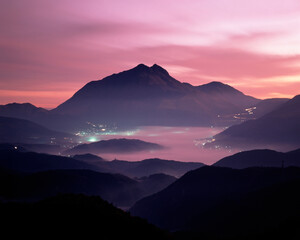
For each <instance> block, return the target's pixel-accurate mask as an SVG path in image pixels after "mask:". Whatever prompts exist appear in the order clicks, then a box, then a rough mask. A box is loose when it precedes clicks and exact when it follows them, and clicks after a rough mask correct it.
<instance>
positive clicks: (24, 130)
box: [0, 117, 76, 143]
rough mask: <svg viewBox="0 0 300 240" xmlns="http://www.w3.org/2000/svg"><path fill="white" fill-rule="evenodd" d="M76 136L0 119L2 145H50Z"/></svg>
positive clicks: (27, 123) (8, 119)
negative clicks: (52, 142) (52, 141)
mask: <svg viewBox="0 0 300 240" xmlns="http://www.w3.org/2000/svg"><path fill="white" fill-rule="evenodd" d="M65 138H68V139H69V140H71V139H72V138H73V139H75V138H76V136H74V135H71V134H68V133H62V132H57V131H53V130H50V129H48V128H46V127H43V126H41V125H39V124H36V123H34V122H31V121H28V120H24V119H19V118H9V117H0V142H2V143H4V142H7V143H50V142H51V140H52V139H54V141H55V142H64V141H65Z"/></svg>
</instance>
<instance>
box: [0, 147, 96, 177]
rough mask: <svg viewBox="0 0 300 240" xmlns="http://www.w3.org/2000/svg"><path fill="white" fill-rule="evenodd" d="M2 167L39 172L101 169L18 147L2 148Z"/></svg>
mask: <svg viewBox="0 0 300 240" xmlns="http://www.w3.org/2000/svg"><path fill="white" fill-rule="evenodd" d="M0 167H1V168H3V169H11V170H14V171H20V172H39V171H46V170H57V169H90V170H95V171H98V170H100V169H99V168H98V167H97V166H95V165H92V164H88V163H84V162H82V161H78V160H75V159H72V158H68V157H62V156H55V155H49V154H42V153H34V152H23V151H18V149H13V150H0Z"/></svg>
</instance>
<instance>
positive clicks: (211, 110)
mask: <svg viewBox="0 0 300 240" xmlns="http://www.w3.org/2000/svg"><path fill="white" fill-rule="evenodd" d="M209 88H210V89H208V87H207V86H203V87H201V86H198V87H194V86H192V85H190V84H186V83H181V82H179V81H177V80H176V79H174V78H173V77H171V76H170V75H169V73H168V72H167V71H166V70H165V69H163V68H162V67H160V66H158V65H156V64H155V65H153V66H152V67H148V66H145V65H143V64H140V65H138V66H137V67H135V68H133V69H130V70H128V71H124V72H121V73H118V74H113V75H111V76H108V77H106V78H104V79H102V80H98V81H92V82H90V83H88V84H86V85H85V86H84V87H83V88H82V89H80V90H79V91H78V92H76V93H75V94H74V95H73V96H72V97H71V98H70V99H69V100H67V101H66V102H64V103H62V104H61V105H59V106H58V107H57V108H56V109H54V110H52V111H51V112H52V113H60V114H70V115H73V116H76V117H77V118H79V117H80V118H81V119H82V120H83V119H85V120H87V121H91V122H96V123H101V124H103V123H106V124H108V123H111V122H114V123H117V124H118V125H123V126H124V125H135V126H136V125H208V124H212V123H213V122H214V121H215V120H216V118H217V116H218V114H225V113H234V112H236V111H239V110H241V109H243V108H244V107H245V106H251V105H253V104H255V103H257V102H258V100H257V99H255V98H252V97H248V96H245V95H244V94H242V93H241V92H238V91H234V90H232V89H231V90H232V91H231V92H230V91H228V88H229V86H227V85H224V84H223V85H222V84H220V83H219V84H211V85H210V87H209ZM211 89H216V90H215V91H212V90H211ZM223 92H224V93H226V94H223Z"/></svg>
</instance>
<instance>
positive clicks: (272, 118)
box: [208, 95, 300, 151]
mask: <svg viewBox="0 0 300 240" xmlns="http://www.w3.org/2000/svg"><path fill="white" fill-rule="evenodd" d="M299 122H300V95H297V96H295V97H294V98H293V99H291V100H289V101H287V102H286V103H284V104H282V105H280V106H279V107H278V108H276V109H275V110H273V111H271V112H270V113H268V114H266V115H264V116H262V117H261V118H258V119H257V120H249V121H246V122H244V123H242V124H239V125H234V126H232V127H230V128H228V129H226V130H225V131H223V132H221V133H219V134H217V135H216V136H214V138H215V141H214V142H213V145H219V146H227V147H228V146H229V147H238V148H242V149H253V148H260V147H261V146H263V147H267V148H273V149H274V148H276V149H278V150H283V151H287V150H291V149H293V148H298V147H299V144H300V125H299ZM210 145H211V144H208V146H210Z"/></svg>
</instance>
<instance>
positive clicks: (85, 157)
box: [72, 153, 104, 163]
mask: <svg viewBox="0 0 300 240" xmlns="http://www.w3.org/2000/svg"><path fill="white" fill-rule="evenodd" d="M72 158H74V159H76V160H79V161H83V162H90V163H96V162H99V161H100V162H102V161H104V159H103V158H102V157H99V156H97V155H93V154H90V153H86V154H77V155H74V156H72Z"/></svg>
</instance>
